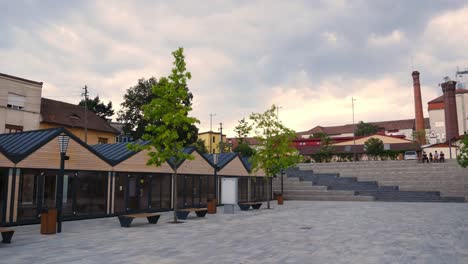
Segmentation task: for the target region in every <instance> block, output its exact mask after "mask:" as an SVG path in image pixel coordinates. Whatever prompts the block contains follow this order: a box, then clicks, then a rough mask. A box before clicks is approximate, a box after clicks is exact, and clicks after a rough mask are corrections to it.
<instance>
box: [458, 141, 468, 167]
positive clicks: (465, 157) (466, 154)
mask: <svg viewBox="0 0 468 264" xmlns="http://www.w3.org/2000/svg"><path fill="white" fill-rule="evenodd" d="M457 162H458V164H460V166H462V167H463V168H466V167H468V135H465V136H464V137H463V139H462V141H461V146H460V154H458V156H457Z"/></svg>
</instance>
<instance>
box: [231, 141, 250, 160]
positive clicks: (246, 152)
mask: <svg viewBox="0 0 468 264" xmlns="http://www.w3.org/2000/svg"><path fill="white" fill-rule="evenodd" d="M234 152H237V153H240V154H241V155H242V156H244V157H252V156H253V155H254V154H255V149H253V148H251V147H250V146H249V144H248V143H247V142H242V143H241V144H239V145H237V147H236V148H235V149H234Z"/></svg>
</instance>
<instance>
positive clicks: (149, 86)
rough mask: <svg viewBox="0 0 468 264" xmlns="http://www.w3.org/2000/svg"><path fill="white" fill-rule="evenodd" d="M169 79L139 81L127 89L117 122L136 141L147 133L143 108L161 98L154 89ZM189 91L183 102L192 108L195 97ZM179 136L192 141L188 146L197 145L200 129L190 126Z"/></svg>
mask: <svg viewBox="0 0 468 264" xmlns="http://www.w3.org/2000/svg"><path fill="white" fill-rule="evenodd" d="M167 82H168V79H167V78H161V79H159V80H157V79H156V78H155V77H151V78H149V79H147V80H146V79H144V78H142V79H139V80H138V83H137V84H136V85H135V86H133V87H130V88H129V89H127V93H126V94H125V95H124V101H123V102H122V104H121V110H120V111H119V112H118V117H117V121H119V122H122V123H123V131H124V132H125V133H126V134H129V135H131V136H132V138H134V139H139V138H141V137H142V136H143V134H144V132H145V127H146V126H147V125H148V121H147V120H146V119H145V118H144V116H143V106H144V105H147V104H149V103H150V102H151V101H152V100H153V99H155V98H157V97H159V94H156V93H154V92H153V87H155V86H156V87H164V86H166V85H167ZM184 88H185V89H186V90H187V97H186V98H184V99H183V100H182V102H183V104H184V105H186V106H192V99H193V95H192V93H191V92H190V91H189V90H188V87H187V86H186V87H184ZM179 134H183V136H184V137H185V138H187V139H190V140H189V141H188V142H189V143H188V144H192V143H195V141H196V138H197V137H196V135H197V134H198V128H197V127H196V126H195V125H192V126H190V129H188V130H187V131H185V132H184V131H179Z"/></svg>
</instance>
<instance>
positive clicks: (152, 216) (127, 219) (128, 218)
mask: <svg viewBox="0 0 468 264" xmlns="http://www.w3.org/2000/svg"><path fill="white" fill-rule="evenodd" d="M160 216H161V214H157V213H140V214H130V215H119V221H120V226H121V227H130V224H131V223H132V221H133V219H135V218H146V219H148V223H150V224H156V223H157V222H158V220H159V217H160Z"/></svg>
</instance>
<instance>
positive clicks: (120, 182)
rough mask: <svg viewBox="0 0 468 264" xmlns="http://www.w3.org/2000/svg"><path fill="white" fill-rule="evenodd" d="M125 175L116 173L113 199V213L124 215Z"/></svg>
mask: <svg viewBox="0 0 468 264" xmlns="http://www.w3.org/2000/svg"><path fill="white" fill-rule="evenodd" d="M126 177H127V174H125V173H117V175H116V178H115V187H114V191H115V199H114V208H115V211H114V212H115V213H124V212H125V189H126V185H125V184H126V183H125V179H126Z"/></svg>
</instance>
